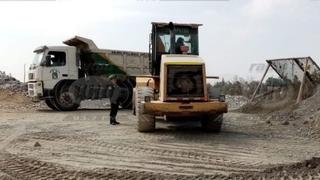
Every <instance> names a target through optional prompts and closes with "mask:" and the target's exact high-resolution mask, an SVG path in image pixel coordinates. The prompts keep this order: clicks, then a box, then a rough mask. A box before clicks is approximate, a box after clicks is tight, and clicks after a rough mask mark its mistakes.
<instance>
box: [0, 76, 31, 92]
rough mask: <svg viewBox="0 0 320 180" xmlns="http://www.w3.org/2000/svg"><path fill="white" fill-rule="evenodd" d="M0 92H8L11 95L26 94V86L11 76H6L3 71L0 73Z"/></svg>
mask: <svg viewBox="0 0 320 180" xmlns="http://www.w3.org/2000/svg"><path fill="white" fill-rule="evenodd" d="M0 90H8V91H10V92H11V93H23V94H24V95H26V94H27V84H26V83H21V82H20V81H19V80H17V79H15V78H14V77H12V76H11V75H7V74H6V73H5V72H4V71H0Z"/></svg>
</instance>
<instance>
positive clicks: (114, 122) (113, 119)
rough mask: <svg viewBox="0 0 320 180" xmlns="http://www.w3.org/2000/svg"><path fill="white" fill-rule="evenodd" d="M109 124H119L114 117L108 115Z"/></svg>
mask: <svg viewBox="0 0 320 180" xmlns="http://www.w3.org/2000/svg"><path fill="white" fill-rule="evenodd" d="M110 124H111V125H117V124H120V123H119V122H117V121H116V118H114V117H110Z"/></svg>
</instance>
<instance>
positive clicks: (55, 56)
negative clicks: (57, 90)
mask: <svg viewBox="0 0 320 180" xmlns="http://www.w3.org/2000/svg"><path fill="white" fill-rule="evenodd" d="M45 58H46V64H45V66H44V68H43V72H42V77H43V84H44V89H53V88H54V86H55V85H56V84H57V83H58V82H59V81H60V80H63V79H68V65H67V58H68V53H67V51H66V50H48V51H47V53H46V56H45Z"/></svg>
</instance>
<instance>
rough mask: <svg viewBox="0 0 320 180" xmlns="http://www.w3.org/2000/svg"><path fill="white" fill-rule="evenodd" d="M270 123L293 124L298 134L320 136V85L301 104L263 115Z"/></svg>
mask: <svg viewBox="0 0 320 180" xmlns="http://www.w3.org/2000/svg"><path fill="white" fill-rule="evenodd" d="M263 116H265V117H264V118H265V119H266V122H267V123H268V124H270V123H271V124H279V125H287V126H288V125H289V126H292V127H293V128H294V129H295V131H296V133H297V135H301V136H303V137H311V138H320V86H319V87H318V88H317V90H316V93H315V94H314V95H313V96H311V97H309V98H307V99H305V100H303V101H302V102H301V103H299V104H293V105H291V106H288V107H285V108H282V109H278V111H274V112H271V113H268V114H265V115H263Z"/></svg>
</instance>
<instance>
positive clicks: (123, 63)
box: [28, 36, 150, 111]
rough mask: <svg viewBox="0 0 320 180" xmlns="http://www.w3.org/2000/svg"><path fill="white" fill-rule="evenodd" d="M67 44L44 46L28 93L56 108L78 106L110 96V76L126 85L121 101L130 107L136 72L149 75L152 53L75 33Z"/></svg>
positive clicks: (35, 62)
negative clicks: (114, 47)
mask: <svg viewBox="0 0 320 180" xmlns="http://www.w3.org/2000/svg"><path fill="white" fill-rule="evenodd" d="M63 43H64V44H65V45H64V46H40V47H38V48H37V49H35V50H34V53H35V57H34V60H33V62H32V64H31V65H30V68H29V73H28V94H29V96H30V97H32V99H33V100H34V101H41V100H43V101H45V103H46V104H47V105H48V106H49V107H50V108H51V109H53V110H58V111H72V110H76V109H77V108H78V107H79V105H80V102H81V100H85V99H93V100H95V99H102V98H108V97H107V94H108V93H107V91H108V87H109V86H110V81H109V79H108V77H109V76H110V75H116V76H117V77H118V79H119V80H120V81H119V84H120V86H121V87H122V88H121V89H122V91H121V100H120V104H121V106H122V107H123V108H130V107H131V103H132V89H133V87H135V85H136V82H135V81H136V80H135V76H136V75H149V74H150V73H149V53H144V52H132V51H119V50H108V49H99V48H98V47H97V46H96V45H95V43H94V42H93V41H92V40H90V39H87V38H83V37H79V36H75V37H74V38H71V39H68V40H66V41H64V42H63Z"/></svg>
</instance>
